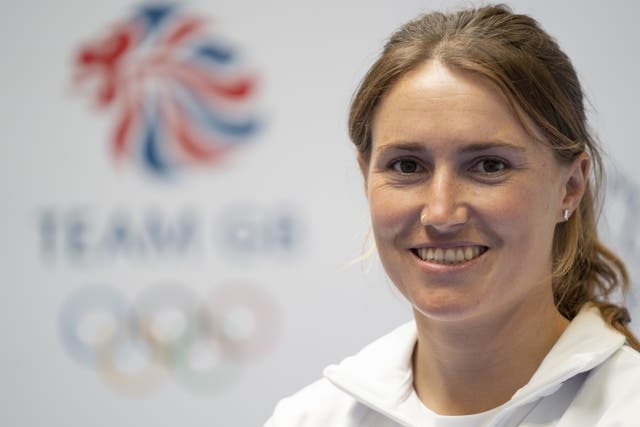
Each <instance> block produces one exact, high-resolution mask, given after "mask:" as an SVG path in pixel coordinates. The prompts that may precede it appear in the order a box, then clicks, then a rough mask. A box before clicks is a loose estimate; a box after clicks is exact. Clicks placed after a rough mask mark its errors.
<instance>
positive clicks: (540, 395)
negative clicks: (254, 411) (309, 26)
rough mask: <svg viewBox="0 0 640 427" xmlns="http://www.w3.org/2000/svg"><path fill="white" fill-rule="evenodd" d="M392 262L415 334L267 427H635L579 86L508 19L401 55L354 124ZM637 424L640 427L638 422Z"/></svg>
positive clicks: (629, 347)
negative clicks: (599, 233) (600, 232)
mask: <svg viewBox="0 0 640 427" xmlns="http://www.w3.org/2000/svg"><path fill="white" fill-rule="evenodd" d="M349 130H350V135H351V139H352V141H353V143H354V144H355V146H356V147H357V149H358V162H359V165H360V168H361V170H362V174H363V176H364V181H365V188H366V194H367V198H368V201H369V205H370V210H371V219H372V226H373V232H374V236H375V241H376V248H377V250H378V253H379V256H380V259H381V260H382V263H383V265H384V267H385V270H386V272H387V274H388V275H389V277H390V278H391V280H392V281H393V282H394V284H395V285H396V286H397V287H398V289H399V290H400V291H401V292H402V293H403V295H404V296H405V297H406V298H407V300H408V301H409V302H410V303H411V304H412V306H413V311H414V318H415V321H414V322H411V323H410V324H407V325H404V326H402V327H400V328H399V329H397V330H395V331H393V332H392V333H391V334H389V335H387V336H385V337H383V338H381V339H380V340H378V341H376V342H374V343H372V344H370V345H369V346H367V347H366V348H365V349H363V350H362V351H361V352H360V353H359V354H357V355H356V356H353V357H351V358H348V359H346V360H345V361H343V362H342V363H340V364H339V365H336V366H330V367H329V368H327V369H326V370H325V378H324V379H322V380H320V381H318V382H316V383H314V384H312V385H310V386H309V387H307V388H305V389H303V390H302V391H300V392H298V393H297V394H296V395H294V396H292V397H290V398H288V399H285V400H283V401H281V402H280V404H279V405H278V406H277V408H276V410H275V413H274V415H273V416H272V418H271V419H270V420H269V421H268V422H267V424H266V425H267V426H395V425H403V426H450V425H451V426H515V425H522V426H524V425H530V426H533V425H535V426H551V425H553V426H555V425H558V426H594V425H597V426H627V425H636V424H637V423H638V421H637V419H636V418H637V415H636V414H637V413H640V412H639V410H640V355H639V353H638V352H637V351H636V350H638V349H639V348H640V346H639V343H638V341H637V339H636V338H635V337H634V336H633V335H632V334H631V332H630V331H629V329H627V324H628V322H629V321H630V319H629V316H628V313H627V311H626V310H625V309H624V308H623V307H620V306H617V305H615V304H613V303H612V302H610V301H609V297H610V296H611V295H612V294H614V293H615V292H617V291H619V290H623V291H624V290H626V287H627V282H628V280H627V273H626V270H625V267H624V265H623V263H622V262H621V261H620V260H619V259H618V258H617V257H616V256H615V255H614V254H613V253H611V252H610V251H609V250H607V249H606V248H605V247H604V246H603V245H602V243H601V242H600V241H599V240H598V238H597V234H596V220H595V202H596V200H597V195H598V193H597V190H598V187H597V183H598V182H599V178H600V174H601V169H600V167H601V162H600V156H599V153H598V147H597V146H596V144H595V141H594V139H593V137H592V136H591V135H590V134H589V131H588V129H587V124H586V117H585V112H584V107H583V95H582V91H581V88H580V84H579V82H578V79H577V77H576V73H575V71H574V69H573V67H572V65H571V63H570V61H569V59H568V58H567V56H566V55H565V54H564V53H563V52H562V51H560V49H559V47H558V46H557V44H556V43H555V41H554V40H553V39H552V38H551V37H550V36H549V35H547V34H546V33H545V32H544V31H543V30H541V29H540V27H539V26H538V24H537V23H536V22H535V21H534V20H533V19H531V18H529V17H527V16H523V15H516V14H513V13H512V12H511V11H510V10H509V9H508V8H506V7H504V6H491V7H484V8H480V9H473V10H463V11H460V12H458V13H454V14H448V15H447V14H441V13H432V14H428V15H425V16H422V17H420V18H418V19H416V20H415V21H412V22H409V23H407V24H406V25H404V26H403V27H402V28H400V29H399V30H398V31H397V32H396V33H395V34H394V35H393V36H392V37H391V39H390V40H389V42H388V43H387V45H386V46H385V49H384V51H383V53H382V55H381V57H380V58H379V59H378V60H377V62H376V63H375V64H374V65H373V66H372V68H371V69H370V70H369V72H368V74H367V75H366V76H365V78H364V80H363V82H362V84H361V86H360V88H359V90H358V91H357V93H356V95H355V97H354V100H353V103H352V106H351V112H350V118H349ZM632 417H634V418H632Z"/></svg>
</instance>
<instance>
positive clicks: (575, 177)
mask: <svg viewBox="0 0 640 427" xmlns="http://www.w3.org/2000/svg"><path fill="white" fill-rule="evenodd" d="M590 169H591V158H590V157H589V155H588V154H587V153H582V154H580V155H579V156H578V157H576V158H575V159H574V160H573V162H571V164H570V165H569V167H568V168H567V170H566V173H565V175H564V176H565V192H564V198H563V199H562V209H563V210H564V209H568V210H569V212H571V213H573V211H575V210H576V209H577V208H578V205H580V200H582V196H583V195H584V192H585V190H586V189H587V183H588V182H589V171H590Z"/></svg>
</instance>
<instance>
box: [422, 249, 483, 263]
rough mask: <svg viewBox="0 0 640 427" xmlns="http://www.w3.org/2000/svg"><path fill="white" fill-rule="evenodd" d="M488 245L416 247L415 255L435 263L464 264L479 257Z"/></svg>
mask: <svg viewBox="0 0 640 427" xmlns="http://www.w3.org/2000/svg"><path fill="white" fill-rule="evenodd" d="M488 250H489V248H488V247H486V246H480V245H473V246H460V247H454V248H414V249H411V252H413V254H414V255H416V256H417V257H418V258H420V259H422V260H423V261H426V262H430V263H433V264H462V263H464V262H468V261H471V260H472V259H475V258H478V257H479V256H480V255H482V254H484V253H485V252H486V251H488Z"/></svg>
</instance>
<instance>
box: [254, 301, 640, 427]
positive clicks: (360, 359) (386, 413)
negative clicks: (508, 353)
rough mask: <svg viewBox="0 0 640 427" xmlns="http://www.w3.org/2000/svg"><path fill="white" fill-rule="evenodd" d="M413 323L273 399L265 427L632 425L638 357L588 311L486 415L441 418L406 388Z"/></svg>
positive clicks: (635, 422)
mask: <svg viewBox="0 0 640 427" xmlns="http://www.w3.org/2000/svg"><path fill="white" fill-rule="evenodd" d="M416 336H417V335H416V329H415V324H414V323H413V322H410V323H407V324H405V325H403V326H401V327H399V328H398V329H396V330H395V331H393V332H391V333H390V334H388V335H386V336H384V337H382V338H380V339H379V340H377V341H375V342H373V343H372V344H370V345H368V346H367V347H365V348H364V349H363V350H361V351H360V352H359V353H358V354H357V355H355V356H352V357H349V358H347V359H345V360H344V361H343V362H342V363H340V364H339V365H332V366H329V367H328V368H326V369H325V371H324V375H325V378H323V379H321V380H319V381H317V382H315V383H313V384H311V385H309V386H307V387H306V388H304V389H302V390H301V391H299V392H298V393H296V394H294V395H293V396H291V397H288V398H286V399H283V400H282V401H280V402H279V403H278V405H277V407H276V409H275V412H274V414H273V416H272V417H271V418H270V419H269V420H268V421H267V423H266V424H265V427H294V426H295V427H352V426H367V427H383V426H384V427H392V426H421V427H430V426H437V427H453V426H455V427H463V426H464V427H467V426H469V427H471V426H483V427H485V426H486V427H488V426H491V427H507V426H527V427H534V426H535V427H545V426H557V427H591V426H597V427H625V426H640V354H639V353H638V352H636V351H634V350H633V349H631V348H630V347H629V346H627V345H625V338H624V336H622V335H621V334H620V333H618V332H617V331H615V330H614V329H612V328H610V327H609V326H607V325H606V324H605V322H604V321H603V320H602V318H601V317H600V314H599V311H598V309H597V308H595V307H585V308H584V309H583V310H582V311H581V312H580V313H579V314H578V316H576V318H575V319H573V321H572V322H571V323H570V324H569V326H568V328H567V329H566V330H565V332H564V333H563V335H562V336H561V337H560V339H559V340H558V342H557V343H556V344H555V345H554V347H553V348H552V349H551V351H550V352H549V354H548V355H547V356H546V357H545V359H544V360H543V361H542V363H541V364H540V366H539V367H538V369H537V370H536V372H535V373H534V375H533V377H531V380H530V381H529V383H528V384H526V385H525V386H524V387H522V388H521V389H520V390H518V391H517V392H516V393H515V394H514V395H513V397H512V398H511V400H509V401H508V402H506V403H505V404H503V405H501V406H500V407H498V408H496V409H493V410H491V411H488V412H485V413H482V414H477V415H468V416H441V415H438V414H435V413H433V412H431V411H429V410H428V409H427V408H426V407H424V406H422V405H421V404H420V402H419V400H418V398H417V395H416V393H415V391H414V389H413V374H412V370H411V354H412V351H413V348H414V345H415V342H416Z"/></svg>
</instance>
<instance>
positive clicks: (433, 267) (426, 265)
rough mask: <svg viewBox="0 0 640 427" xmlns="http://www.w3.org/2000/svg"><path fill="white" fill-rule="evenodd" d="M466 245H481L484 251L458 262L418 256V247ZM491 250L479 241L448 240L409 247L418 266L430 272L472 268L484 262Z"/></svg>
mask: <svg viewBox="0 0 640 427" xmlns="http://www.w3.org/2000/svg"><path fill="white" fill-rule="evenodd" d="M465 246H480V247H483V248H484V251H483V252H482V253H481V254H480V255H479V256H477V257H476V258H473V259H472V260H469V261H464V262H458V263H453V264H436V263H433V262H429V261H425V260H423V259H422V258H420V257H419V256H418V253H417V249H428V248H434V249H435V248H442V249H450V248H459V247H465ZM489 251H490V248H489V247H488V246H486V245H481V244H478V243H470V242H448V243H430V244H424V245H419V246H414V247H412V248H410V249H409V252H410V253H411V256H412V257H413V258H414V259H415V260H416V262H417V263H418V266H419V268H420V269H421V270H424V271H427V272H430V273H441V274H442V273H456V272H458V271H463V270H466V269H467V268H471V267H473V266H474V265H476V264H478V263H479V262H482V260H483V259H484V258H485V255H486V254H487V253H488V252H489Z"/></svg>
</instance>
